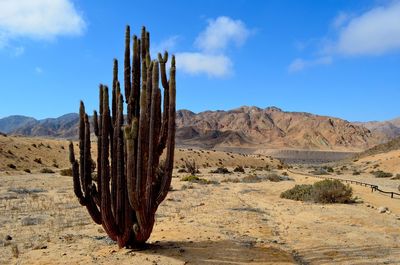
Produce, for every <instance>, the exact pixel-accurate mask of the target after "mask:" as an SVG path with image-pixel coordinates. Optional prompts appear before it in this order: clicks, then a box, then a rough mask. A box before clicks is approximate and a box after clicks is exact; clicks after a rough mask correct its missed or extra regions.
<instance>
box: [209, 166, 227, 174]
mask: <svg viewBox="0 0 400 265" xmlns="http://www.w3.org/2000/svg"><path fill="white" fill-rule="evenodd" d="M210 173H214V174H230V173H231V172H230V171H229V170H228V169H227V168H226V167H218V168H217V169H216V170H211V171H210Z"/></svg>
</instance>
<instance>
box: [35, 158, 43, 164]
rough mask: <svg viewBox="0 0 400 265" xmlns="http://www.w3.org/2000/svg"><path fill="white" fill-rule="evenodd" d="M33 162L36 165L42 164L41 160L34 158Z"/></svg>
mask: <svg viewBox="0 0 400 265" xmlns="http://www.w3.org/2000/svg"><path fill="white" fill-rule="evenodd" d="M33 161H34V162H36V163H38V164H42V159H41V158H35V159H33Z"/></svg>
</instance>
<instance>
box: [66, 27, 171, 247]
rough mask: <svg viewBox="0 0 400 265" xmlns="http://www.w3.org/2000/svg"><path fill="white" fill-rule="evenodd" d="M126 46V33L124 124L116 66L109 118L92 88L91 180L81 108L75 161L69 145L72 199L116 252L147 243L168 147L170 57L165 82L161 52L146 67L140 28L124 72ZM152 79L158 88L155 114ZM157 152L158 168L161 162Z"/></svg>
mask: <svg viewBox="0 0 400 265" xmlns="http://www.w3.org/2000/svg"><path fill="white" fill-rule="evenodd" d="M130 40H131V38H130V28H129V26H127V28H126V34H125V58H124V91H123V92H124V94H125V102H126V104H127V116H126V123H125V119H124V113H123V109H124V97H123V95H122V92H121V88H120V84H119V81H118V61H117V60H116V59H115V60H114V68H113V83H112V94H111V95H112V99H111V111H110V106H109V91H108V87H107V86H105V85H100V93H99V101H100V103H99V113H97V112H96V111H95V112H94V114H93V127H94V133H95V135H96V137H97V152H98V158H97V168H98V170H97V180H96V181H94V180H93V179H92V176H91V166H92V165H91V163H92V158H91V146H90V124H89V118H88V115H87V114H86V112H85V106H84V104H83V102H81V105H80V111H79V113H80V123H79V151H80V152H79V161H78V160H77V159H75V155H74V146H73V144H72V142H71V143H70V162H71V165H72V171H73V182H74V192H75V195H76V196H77V197H78V200H79V202H80V204H81V205H83V206H86V208H87V210H88V212H89V214H90V216H91V217H92V219H93V220H94V221H95V222H96V223H97V224H101V225H102V226H103V228H104V230H105V231H106V232H107V234H108V235H109V236H110V238H111V239H113V240H115V241H117V243H118V245H119V247H125V246H127V247H134V246H136V247H137V246H140V245H142V244H144V243H145V242H146V240H147V239H148V238H149V237H150V234H151V232H152V229H153V226H154V222H155V218H154V217H155V212H156V210H157V208H158V206H159V205H160V203H161V202H162V201H163V200H164V199H165V197H166V195H167V193H168V190H169V187H170V184H171V178H172V169H173V160H174V148H175V95H176V84H175V71H176V70H175V57H174V56H172V59H171V68H170V75H169V80H168V79H167V74H166V63H167V61H168V53H167V52H165V54H164V56H162V55H161V54H159V56H158V60H151V58H150V34H149V32H147V31H146V28H145V27H143V29H142V34H141V38H138V37H137V36H133V41H132V65H131V62H130ZM160 79H161V84H162V87H163V89H164V93H163V112H161V100H162V97H161V89H160V88H159V82H160ZM165 148H166V150H165ZM164 150H165V153H166V156H165V161H164V162H161V161H160V156H161V154H162V153H163V152H164Z"/></svg>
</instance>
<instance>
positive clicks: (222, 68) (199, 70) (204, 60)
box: [176, 52, 232, 77]
mask: <svg viewBox="0 0 400 265" xmlns="http://www.w3.org/2000/svg"><path fill="white" fill-rule="evenodd" d="M176 65H177V67H178V69H181V70H182V71H183V72H185V73H188V74H193V75H196V74H207V75H208V76H210V77H225V76H228V75H229V74H230V73H231V70H232V62H231V60H230V59H229V58H228V57H227V56H225V55H210V54H204V53H197V52H182V53H177V54H176Z"/></svg>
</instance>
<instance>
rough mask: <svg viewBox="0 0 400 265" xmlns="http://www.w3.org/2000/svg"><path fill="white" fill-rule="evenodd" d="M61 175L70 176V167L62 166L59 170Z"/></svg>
mask: <svg viewBox="0 0 400 265" xmlns="http://www.w3.org/2000/svg"><path fill="white" fill-rule="evenodd" d="M60 175H61V176H70V177H72V169H71V168H64V169H61V170H60Z"/></svg>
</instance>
